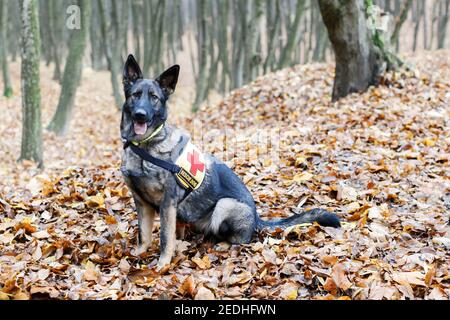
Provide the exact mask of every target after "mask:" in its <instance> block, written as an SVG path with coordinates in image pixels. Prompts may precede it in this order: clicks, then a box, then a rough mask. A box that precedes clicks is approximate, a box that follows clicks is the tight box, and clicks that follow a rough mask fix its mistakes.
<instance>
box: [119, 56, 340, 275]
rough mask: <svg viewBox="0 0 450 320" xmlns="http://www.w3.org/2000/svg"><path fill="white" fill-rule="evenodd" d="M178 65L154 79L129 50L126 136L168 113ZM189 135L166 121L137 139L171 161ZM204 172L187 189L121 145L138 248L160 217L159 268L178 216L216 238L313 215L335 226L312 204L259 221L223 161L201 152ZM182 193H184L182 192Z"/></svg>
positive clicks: (236, 238)
mask: <svg viewBox="0 0 450 320" xmlns="http://www.w3.org/2000/svg"><path fill="white" fill-rule="evenodd" d="M179 71H180V67H179V66H178V65H175V66H173V67H171V68H169V69H168V70H166V71H165V72H164V73H163V74H161V75H160V76H159V77H158V78H156V79H155V80H149V79H144V78H143V75H142V72H141V70H140V68H139V65H138V64H137V62H136V60H135V59H134V57H133V56H132V55H130V56H129V57H128V59H127V61H126V63H125V67H124V72H123V85H124V90H125V96H126V101H125V103H124V105H123V111H122V121H121V125H120V129H121V135H122V138H123V139H124V140H126V141H129V140H134V141H143V140H145V138H147V137H148V136H149V135H150V134H152V133H153V132H154V131H155V130H156V128H158V127H159V126H160V125H161V124H162V123H165V121H166V119H167V106H166V102H167V100H168V98H169V96H170V94H171V93H173V91H174V90H175V86H176V83H177V80H178V74H179ZM144 122H145V123H146V124H147V132H146V133H145V134H144V135H136V133H135V132H134V125H135V123H137V124H142V123H144ZM189 139H190V137H189V135H188V134H187V133H186V132H184V131H182V130H181V129H178V128H176V127H174V126H171V125H169V124H166V125H165V126H164V128H163V129H162V130H161V132H160V133H159V134H157V135H156V136H155V137H154V138H153V139H151V140H150V141H149V142H146V143H144V144H143V145H141V148H143V149H145V150H146V151H147V152H148V153H149V154H151V155H152V156H154V157H157V158H160V159H163V160H166V161H172V162H173V161H175V160H176V159H177V157H178V155H179V154H180V153H181V151H182V149H183V146H184V145H185V144H186V143H187V142H188V141H189ZM205 160H206V176H205V179H204V181H203V183H202V185H201V186H200V187H199V188H198V189H196V190H194V191H192V192H191V193H189V194H188V195H187V194H186V192H187V191H186V190H185V189H183V188H182V187H180V186H179V185H178V183H177V181H176V179H175V177H174V176H173V174H172V173H170V172H168V171H166V170H164V169H162V168H160V167H157V166H155V165H153V164H151V163H149V162H146V161H143V160H142V159H141V158H140V157H139V156H137V155H136V154H135V153H133V151H132V150H131V149H130V148H128V149H125V150H124V153H123V159H122V168H121V170H122V172H123V174H124V177H125V181H126V183H127V185H128V186H129V188H130V190H131V191H132V194H133V198H134V200H135V204H136V209H137V214H138V219H139V231H140V232H139V233H140V248H139V249H138V252H137V253H138V254H139V253H142V252H145V251H146V250H147V249H148V248H149V246H150V245H151V242H152V228H153V220H154V216H155V213H156V212H158V213H159V215H160V220H161V230H160V231H161V232H160V237H161V239H160V244H161V256H160V259H159V262H158V268H159V269H161V268H162V267H164V266H165V265H167V264H169V263H170V261H171V258H172V255H173V252H174V248H175V239H176V234H178V236H183V234H184V230H183V228H179V229H178V230H177V227H176V226H177V222H181V223H183V224H190V225H191V226H194V228H195V230H196V231H198V232H201V233H203V234H205V235H208V236H210V237H214V238H216V239H218V240H226V241H229V242H231V243H235V244H240V243H248V242H250V241H251V240H252V237H253V234H254V233H255V231H257V230H261V229H264V228H270V229H274V228H276V227H281V228H285V227H288V226H292V225H296V224H300V223H305V222H313V221H317V222H318V223H320V224H321V225H324V226H332V227H339V226H340V223H339V219H338V217H337V216H336V215H334V214H332V213H330V212H328V211H326V210H322V209H313V210H310V211H306V212H304V213H302V214H298V215H294V216H292V217H289V218H287V219H281V220H277V221H263V220H261V219H260V217H259V216H258V214H257V212H256V207H255V202H254V200H253V197H252V195H251V194H250V192H249V190H248V189H247V188H246V186H245V185H244V184H243V182H242V181H241V180H240V178H239V177H238V176H237V175H236V174H235V173H234V172H233V171H232V170H231V169H230V168H228V167H227V166H226V165H225V164H224V163H223V162H221V161H219V160H218V159H216V158H214V157H213V156H212V155H208V154H205ZM186 195H187V196H186Z"/></svg>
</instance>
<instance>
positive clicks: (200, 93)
mask: <svg viewBox="0 0 450 320" xmlns="http://www.w3.org/2000/svg"><path fill="white" fill-rule="evenodd" d="M207 17H208V6H207V0H199V8H198V12H197V18H198V23H199V35H200V37H199V47H200V48H199V52H200V54H199V76H198V80H197V93H196V96H195V101H194V104H193V106H192V111H194V112H195V111H197V110H198V108H199V107H200V104H201V103H202V102H203V101H204V100H205V99H206V94H207V83H206V79H207V77H206V76H207V74H206V70H207V69H206V67H207V65H208V47H209V30H208V28H207V24H208V22H207Z"/></svg>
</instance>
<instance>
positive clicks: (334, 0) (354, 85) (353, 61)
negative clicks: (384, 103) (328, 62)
mask: <svg viewBox="0 0 450 320" xmlns="http://www.w3.org/2000/svg"><path fill="white" fill-rule="evenodd" d="M319 5H320V11H321V13H322V18H323V21H324V23H325V26H326V27H327V29H328V35H329V38H330V41H331V43H332V45H333V50H334V54H335V60H336V75H335V79H334V85H333V97H332V99H333V101H335V100H337V99H339V98H341V97H344V96H346V95H348V94H349V93H352V92H358V91H364V90H366V89H367V88H368V87H369V86H370V85H373V84H376V83H377V82H378V77H379V75H380V71H381V54H380V52H379V51H378V50H377V48H376V47H375V45H374V43H373V40H372V36H371V34H370V31H369V29H368V28H367V19H366V13H365V10H366V7H365V4H364V0H349V1H344V0H319Z"/></svg>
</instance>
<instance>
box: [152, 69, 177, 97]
mask: <svg viewBox="0 0 450 320" xmlns="http://www.w3.org/2000/svg"><path fill="white" fill-rule="evenodd" d="M179 74H180V66H179V65H177V64H176V65H174V66H172V67H170V68H169V69H167V70H166V71H164V72H163V73H162V74H161V75H160V76H159V77H158V78H156V80H155V81H156V82H158V83H159V85H160V86H161V89H162V90H163V92H164V94H165V95H166V96H169V95H171V94H172V93H173V92H174V91H175V87H176V86H177V82H178V75H179Z"/></svg>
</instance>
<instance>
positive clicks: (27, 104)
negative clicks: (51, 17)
mask: <svg viewBox="0 0 450 320" xmlns="http://www.w3.org/2000/svg"><path fill="white" fill-rule="evenodd" d="M20 9H21V18H22V19H21V20H22V54H21V56H22V65H21V79H22V116H23V118H22V122H23V125H22V147H21V153H20V158H19V161H20V160H34V161H35V162H37V163H38V165H39V167H43V159H42V127H41V91H40V87H39V86H40V78H39V59H40V39H39V20H38V14H37V3H36V0H22V1H21V2H20Z"/></svg>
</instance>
